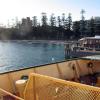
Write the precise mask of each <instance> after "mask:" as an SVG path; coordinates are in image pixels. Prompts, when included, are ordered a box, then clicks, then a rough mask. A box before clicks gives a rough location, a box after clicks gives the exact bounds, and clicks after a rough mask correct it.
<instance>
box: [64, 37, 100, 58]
mask: <svg viewBox="0 0 100 100" xmlns="http://www.w3.org/2000/svg"><path fill="white" fill-rule="evenodd" d="M98 54H100V36H95V37H84V38H81V39H79V40H78V41H74V42H70V43H66V44H65V55H66V57H67V56H71V57H82V56H91V55H98Z"/></svg>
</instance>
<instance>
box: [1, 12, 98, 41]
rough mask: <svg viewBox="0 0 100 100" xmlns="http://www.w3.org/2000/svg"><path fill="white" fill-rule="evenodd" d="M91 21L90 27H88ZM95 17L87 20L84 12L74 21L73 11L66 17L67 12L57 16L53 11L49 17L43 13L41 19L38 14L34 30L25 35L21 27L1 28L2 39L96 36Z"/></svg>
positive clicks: (58, 38)
mask: <svg viewBox="0 0 100 100" xmlns="http://www.w3.org/2000/svg"><path fill="white" fill-rule="evenodd" d="M87 23H89V27H86V25H87ZM96 30H97V29H96V28H95V27H94V18H93V17H92V18H91V20H88V21H87V20H85V17H84V16H83V13H82V19H81V20H80V21H74V22H73V21H72V16H71V13H69V14H68V15H67V17H66V14H65V13H62V15H61V16H57V17H55V15H54V14H53V13H52V14H51V16H49V18H48V17H47V14H46V13H41V21H40V22H39V21H38V18H37V16H33V19H32V30H31V31H30V32H28V33H25V34H24V35H21V34H20V28H17V27H12V28H8V29H3V31H2V32H1V30H0V39H2V38H5V37H6V38H8V39H46V40H47V39H48V40H73V39H75V40H76V39H79V38H80V37H84V36H94V35H95V34H96Z"/></svg>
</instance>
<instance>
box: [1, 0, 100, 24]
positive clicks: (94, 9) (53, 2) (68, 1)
mask: <svg viewBox="0 0 100 100" xmlns="http://www.w3.org/2000/svg"><path fill="white" fill-rule="evenodd" d="M99 5H100V0H0V23H7V21H8V19H10V21H12V19H13V18H15V17H16V16H17V17H18V18H19V19H20V18H22V17H26V16H30V17H32V16H34V15H36V16H39V17H40V16H41V12H46V13H47V14H48V15H50V14H51V13H55V15H61V14H62V13H66V15H67V14H68V13H69V12H70V13H71V14H72V17H73V20H79V19H80V10H81V9H85V11H86V13H85V17H86V19H89V18H91V16H100V6H99Z"/></svg>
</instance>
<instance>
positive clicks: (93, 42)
mask: <svg viewBox="0 0 100 100" xmlns="http://www.w3.org/2000/svg"><path fill="white" fill-rule="evenodd" d="M79 46H80V47H83V48H87V49H88V48H90V49H94V50H100V36H95V37H85V38H82V39H80V40H79Z"/></svg>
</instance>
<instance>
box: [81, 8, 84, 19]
mask: <svg viewBox="0 0 100 100" xmlns="http://www.w3.org/2000/svg"><path fill="white" fill-rule="evenodd" d="M84 13H85V10H84V9H82V10H81V14H82V20H84Z"/></svg>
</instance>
